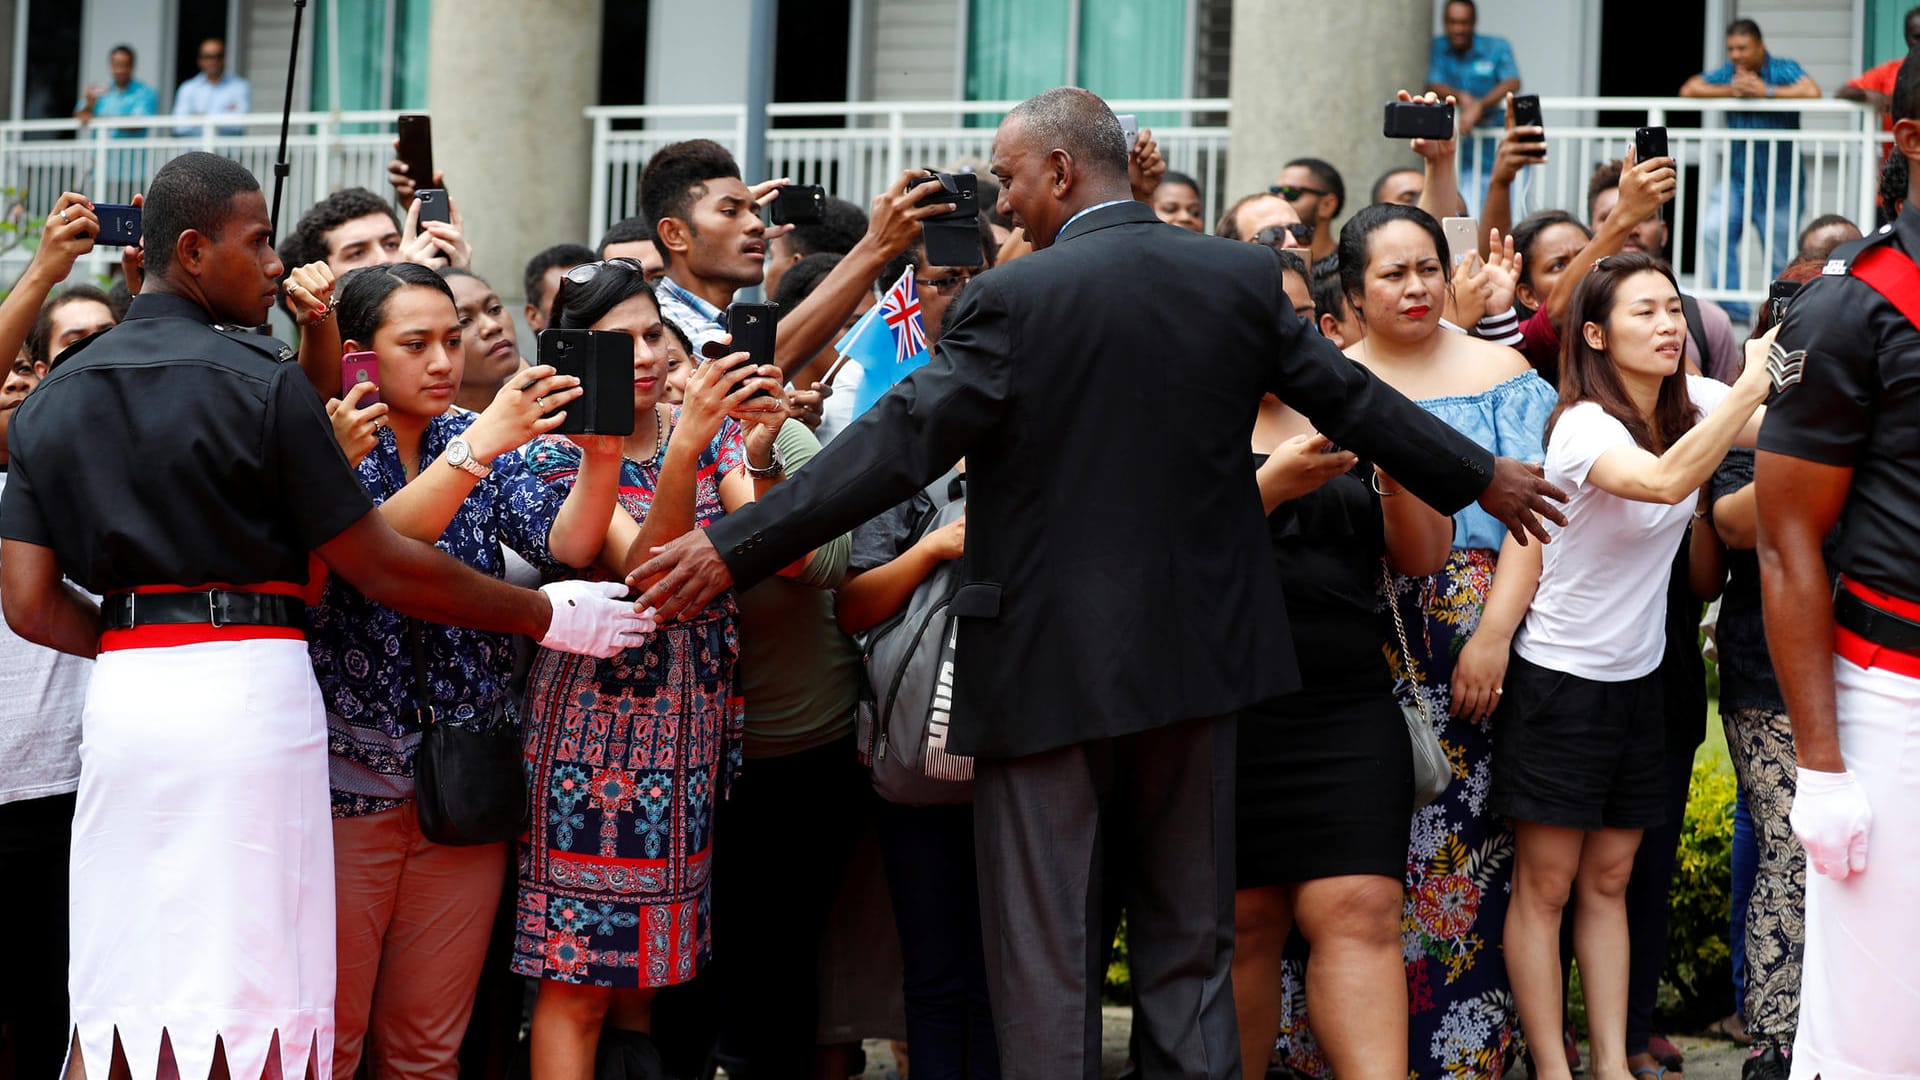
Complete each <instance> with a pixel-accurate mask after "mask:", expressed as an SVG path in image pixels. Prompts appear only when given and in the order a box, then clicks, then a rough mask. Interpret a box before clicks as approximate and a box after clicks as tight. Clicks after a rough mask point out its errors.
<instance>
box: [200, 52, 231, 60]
mask: <svg viewBox="0 0 1920 1080" xmlns="http://www.w3.org/2000/svg"><path fill="white" fill-rule="evenodd" d="M226 58H227V54H226V53H223V52H203V53H201V54H200V59H202V60H225V59H226Z"/></svg>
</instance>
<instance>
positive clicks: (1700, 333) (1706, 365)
mask: <svg viewBox="0 0 1920 1080" xmlns="http://www.w3.org/2000/svg"><path fill="white" fill-rule="evenodd" d="M1680 310H1681V311H1682V312H1684V313H1685V314H1686V316H1687V336H1688V337H1690V338H1692V339H1693V347H1694V349H1695V350H1696V351H1698V352H1699V353H1700V370H1701V371H1702V372H1708V371H1711V370H1712V369H1713V352H1712V350H1710V349H1708V348H1707V324H1706V321H1705V320H1704V319H1702V318H1701V317H1700V301H1699V300H1697V299H1695V298H1694V297H1693V295H1692V294H1690V293H1681V294H1680Z"/></svg>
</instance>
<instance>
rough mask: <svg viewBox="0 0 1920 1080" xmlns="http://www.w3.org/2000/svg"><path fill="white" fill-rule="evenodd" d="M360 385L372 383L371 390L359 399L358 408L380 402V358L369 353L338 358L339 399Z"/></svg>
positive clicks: (355, 353)
mask: <svg viewBox="0 0 1920 1080" xmlns="http://www.w3.org/2000/svg"><path fill="white" fill-rule="evenodd" d="M361 383H372V384H373V390H372V391H371V392H369V393H368V394H367V396H366V397H363V398H361V399H360V404H359V406H358V408H362V409H364V408H366V407H367V406H369V405H377V404H379V402H380V358H379V357H378V356H375V355H374V354H373V353H370V352H350V353H348V354H347V355H345V356H343V357H341V358H340V397H341V398H342V399H343V400H344V399H345V398H346V396H347V391H349V390H351V389H353V388H354V387H355V386H358V385H359V384H361Z"/></svg>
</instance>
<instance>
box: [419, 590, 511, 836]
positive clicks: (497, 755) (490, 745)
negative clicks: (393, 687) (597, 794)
mask: <svg viewBox="0 0 1920 1080" xmlns="http://www.w3.org/2000/svg"><path fill="white" fill-rule="evenodd" d="M407 642H408V644H409V645H410V646H412V649H413V684H414V696H415V697H416V698H417V699H418V705H419V711H418V714H417V715H418V716H419V718H420V724H421V727H422V731H421V734H420V749H419V752H418V754H417V755H416V756H415V757H414V759H413V801H414V807H415V809H416V810H417V811H418V812H419V815H420V834H421V835H422V836H425V837H426V838H427V839H429V840H431V841H433V842H434V843H436V844H451V845H455V846H468V845H473V844H497V843H500V842H501V841H504V840H512V839H514V838H515V837H518V836H519V835H520V834H521V833H522V832H524V831H526V827H527V815H528V805H529V804H528V801H527V772H526V766H525V765H524V764H523V755H522V751H521V747H520V732H519V725H517V724H516V723H514V714H513V710H512V708H511V707H508V706H505V705H503V706H501V707H500V708H499V709H498V710H496V711H494V712H492V713H490V714H487V715H484V716H480V717H476V718H475V719H474V720H473V721H471V722H470V723H468V724H457V723H454V722H453V721H452V720H451V719H450V718H449V717H447V716H446V715H445V714H443V712H442V711H441V710H440V709H439V708H438V707H437V706H435V705H433V704H432V703H431V702H432V700H433V699H432V695H431V693H430V692H429V691H428V688H427V656H426V652H427V650H426V643H425V641H424V639H423V635H422V633H421V630H420V624H419V623H418V622H416V621H414V620H412V619H409V620H407Z"/></svg>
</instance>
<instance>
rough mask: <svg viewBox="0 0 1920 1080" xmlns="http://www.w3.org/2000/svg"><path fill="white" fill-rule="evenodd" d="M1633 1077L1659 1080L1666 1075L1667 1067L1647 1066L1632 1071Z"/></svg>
mask: <svg viewBox="0 0 1920 1080" xmlns="http://www.w3.org/2000/svg"><path fill="white" fill-rule="evenodd" d="M1633 1075H1635V1076H1646V1077H1651V1078H1652V1080H1661V1078H1662V1077H1664V1076H1666V1075H1667V1067H1666V1066H1665V1065H1648V1066H1646V1067H1645V1068H1640V1069H1635V1070H1633Z"/></svg>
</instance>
